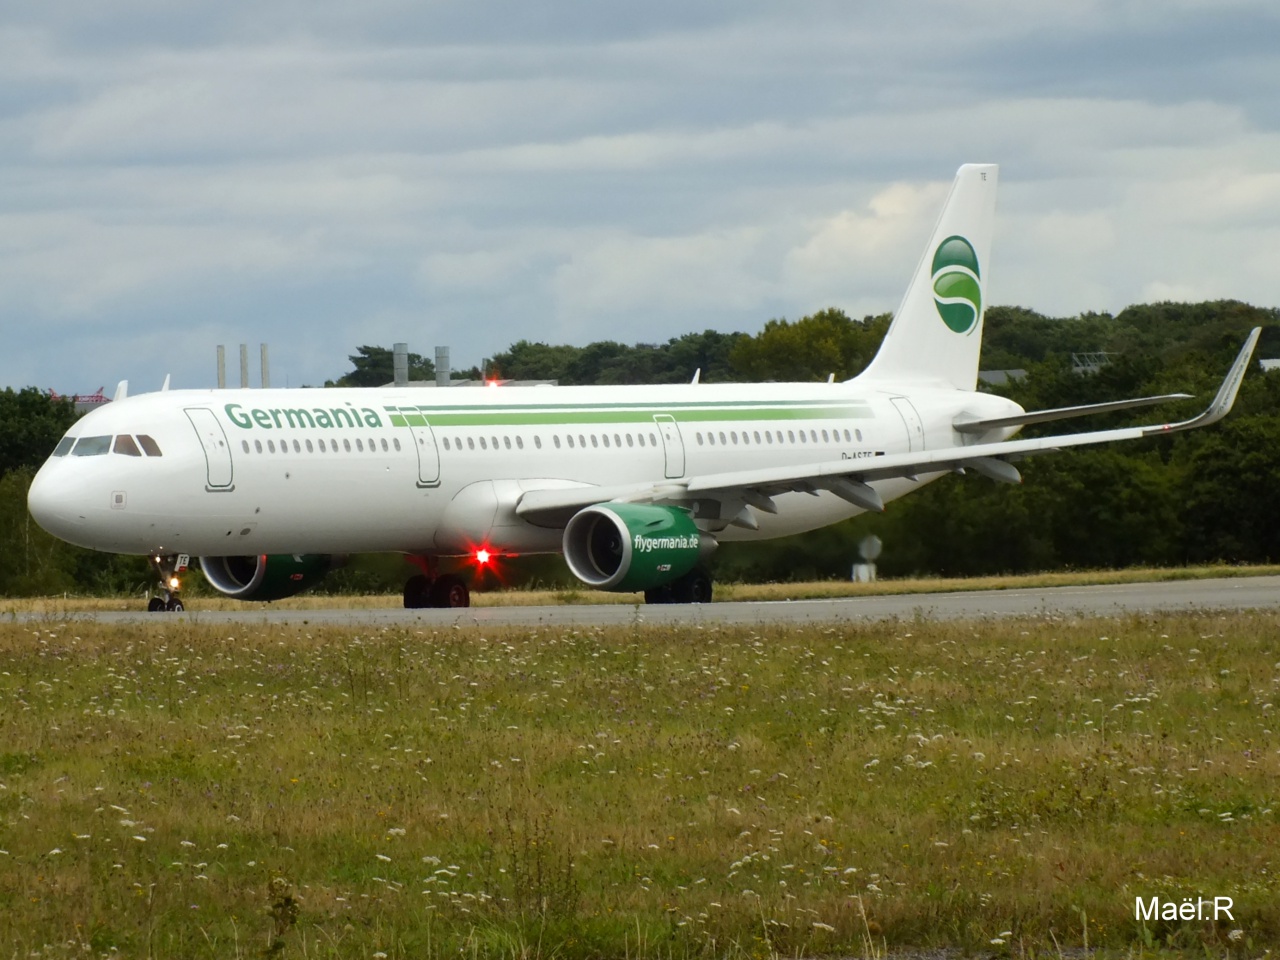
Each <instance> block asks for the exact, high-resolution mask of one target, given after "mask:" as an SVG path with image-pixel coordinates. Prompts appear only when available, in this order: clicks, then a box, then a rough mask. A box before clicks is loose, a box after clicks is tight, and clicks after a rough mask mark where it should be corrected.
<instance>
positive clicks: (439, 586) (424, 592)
mask: <svg viewBox="0 0 1280 960" xmlns="http://www.w3.org/2000/svg"><path fill="white" fill-rule="evenodd" d="M409 560H410V562H412V563H415V564H417V565H418V566H419V567H421V568H422V571H423V572H422V573H415V574H414V575H413V576H412V577H410V578H409V579H408V580H407V581H405V585H404V606H405V609H406V610H420V609H423V608H425V607H469V606H471V591H470V590H468V589H467V584H466V582H465V581H464V580H463V579H462V578H461V577H460V576H458V575H457V574H456V573H442V574H440V575H439V576H436V575H435V564H434V563H432V562H431V558H428V557H410V558H409Z"/></svg>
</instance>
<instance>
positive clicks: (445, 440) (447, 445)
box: [396, 437, 449, 450]
mask: <svg viewBox="0 0 1280 960" xmlns="http://www.w3.org/2000/svg"><path fill="white" fill-rule="evenodd" d="M441 442H442V443H443V444H444V448H445V449H446V450H448V449H449V438H448V437H445V438H444V440H442V441H441ZM396 449H397V450H399V449H400V447H399V446H397V447H396Z"/></svg>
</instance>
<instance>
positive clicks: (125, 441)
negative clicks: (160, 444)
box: [112, 433, 142, 457]
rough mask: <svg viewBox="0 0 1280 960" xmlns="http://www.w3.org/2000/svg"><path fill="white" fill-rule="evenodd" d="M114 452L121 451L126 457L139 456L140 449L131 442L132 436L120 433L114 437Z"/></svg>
mask: <svg viewBox="0 0 1280 960" xmlns="http://www.w3.org/2000/svg"><path fill="white" fill-rule="evenodd" d="M112 449H113V451H114V452H115V453H123V454H124V455H125V456H126V457H140V456H142V451H141V450H139V449H138V445H137V444H136V443H134V442H133V437H131V436H129V435H128V434H127V433H122V434H120V436H118V437H116V445H115V447H114V448H112Z"/></svg>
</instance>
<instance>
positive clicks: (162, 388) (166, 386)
mask: <svg viewBox="0 0 1280 960" xmlns="http://www.w3.org/2000/svg"><path fill="white" fill-rule="evenodd" d="M172 376H173V374H171V373H166V374H165V375H164V383H162V384H160V392H161V393H168V392H169V378H170V377H172Z"/></svg>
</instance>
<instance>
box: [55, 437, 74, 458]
mask: <svg viewBox="0 0 1280 960" xmlns="http://www.w3.org/2000/svg"><path fill="white" fill-rule="evenodd" d="M75 442H76V438H75V437H63V438H62V439H61V440H59V441H58V445H57V446H56V447H54V448H53V455H54V456H55V457H65V456H66V455H67V454H68V453H70V452H71V448H72V447H73V446H74V445H75Z"/></svg>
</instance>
